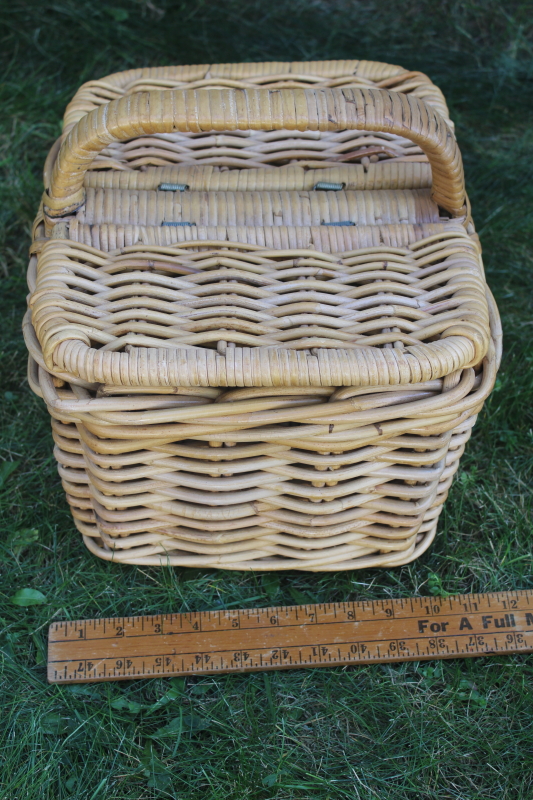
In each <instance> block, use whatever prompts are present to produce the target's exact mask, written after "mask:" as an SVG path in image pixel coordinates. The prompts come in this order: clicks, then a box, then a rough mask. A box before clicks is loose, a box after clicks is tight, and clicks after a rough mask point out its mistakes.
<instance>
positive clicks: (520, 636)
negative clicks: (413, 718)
mask: <svg viewBox="0 0 533 800" xmlns="http://www.w3.org/2000/svg"><path fill="white" fill-rule="evenodd" d="M531 651H533V591H531V590H530V591H517V592H493V593H488V594H466V595H455V596H453V597H445V598H443V597H411V598H407V599H401V600H362V601H359V602H353V603H352V602H349V603H318V604H316V605H306V606H276V607H272V608H253V609H239V610H224V611H200V612H192V613H185V614H157V615H155V616H146V617H118V618H114V619H89V620H81V621H76V622H70V621H69V622H54V623H53V624H52V625H51V626H50V629H49V639H48V680H49V681H50V682H51V683H88V682H94V681H116V680H127V679H138V678H152V677H154V676H156V675H160V676H171V675H209V674H217V673H223V672H253V671H258V670H271V669H290V668H300V667H329V666H339V665H346V664H368V663H375V662H385V661H425V660H429V659H435V658H466V657H471V656H486V655H494V654H496V653H504V654H505V653H527V652H531Z"/></svg>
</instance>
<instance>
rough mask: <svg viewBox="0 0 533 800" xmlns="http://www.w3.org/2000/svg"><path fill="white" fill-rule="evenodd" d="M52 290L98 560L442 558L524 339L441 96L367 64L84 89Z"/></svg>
mask: <svg viewBox="0 0 533 800" xmlns="http://www.w3.org/2000/svg"><path fill="white" fill-rule="evenodd" d="M28 281H29V285H30V290H31V295H30V304H29V305H30V308H29V311H28V314H27V315H26V319H25V324H24V331H25V337H26V342H27V346H28V349H29V352H30V361H29V373H28V374H29V381H30V385H31V386H32V388H33V389H34V391H35V392H37V393H38V394H40V395H41V396H42V397H43V398H44V400H45V402H46V403H47V406H48V409H49V411H50V414H51V417H52V427H53V433H54V440H55V443H56V449H55V455H56V458H57V460H58V463H59V471H60V475H61V478H62V481H63V486H64V488H65V491H66V495H67V499H68V502H69V504H70V506H71V509H72V514H73V517H74V520H75V522H76V525H77V527H78V529H79V530H80V531H81V533H82V534H83V537H84V540H85V542H86V544H87V546H88V547H89V549H90V550H91V551H92V552H94V553H96V554H97V555H99V556H101V557H103V558H106V559H109V560H115V561H120V562H126V563H133V564H160V563H165V564H171V565H190V566H216V567H223V568H227V569H269V570H272V569H274V570H278V569H294V568H296V569H302V570H311V571H313V570H338V569H352V568H356V567H364V566H376V565H383V566H393V565H397V564H403V563H406V562H408V561H410V560H412V559H413V558H415V557H417V556H418V555H420V554H421V553H422V552H423V551H424V550H425V549H426V548H427V547H428V546H429V544H430V543H431V541H432V539H433V537H434V535H435V530H436V525H437V520H438V516H439V514H440V511H441V509H442V504H443V502H444V500H445V499H446V495H447V492H448V489H449V486H450V484H451V481H452V478H453V475H454V473H455V472H456V470H457V467H458V463H459V459H460V456H461V454H462V452H463V449H464V446H465V443H466V441H467V440H468V438H469V436H470V432H471V429H472V426H473V425H474V423H475V420H476V416H477V414H478V412H479V411H480V409H481V408H482V405H483V402H484V400H485V398H486V397H487V395H488V393H489V392H490V390H491V388H492V385H493V383H494V379H495V375H496V370H497V368H498V364H499V357H500V349H501V331H500V326H499V318H498V312H497V309H496V307H495V304H494V302H493V300H492V297H491V295H490V292H489V290H488V288H487V285H486V282H485V278H484V273H483V266H482V262H481V257H480V248H479V243H478V240H477V237H476V235H475V233H474V227H473V223H472V220H471V217H470V213H469V207H468V201H467V198H466V193H465V188H464V180H463V172H462V165H461V157H460V153H459V150H458V148H457V144H456V141H455V137H454V134H453V126H452V125H451V122H450V121H449V119H448V112H447V109H446V105H445V102H444V98H443V97H442V93H441V92H440V91H439V90H438V88H437V87H435V86H434V85H433V84H432V83H431V82H430V81H429V79H428V78H427V77H426V76H424V75H422V74H420V73H409V72H406V71H405V70H402V69H401V68H400V67H394V66H390V65H385V64H377V63H373V62H358V61H344V62H318V63H310V64H301V63H300V64H246V65H219V66H206V65H204V66H198V67H177V68H162V69H147V70H133V71H130V72H127V73H120V74H117V75H112V76H109V77H108V78H106V79H104V80H102V81H94V82H91V83H89V84H86V85H85V86H84V87H82V88H81V89H80V91H79V92H78V93H77V95H76V97H75V98H74V100H73V101H72V103H71V104H70V105H69V107H68V109H67V112H66V115H65V130H64V135H63V137H62V138H61V140H60V141H59V142H58V144H57V145H56V146H55V147H54V148H53V150H52V153H51V155H50V157H49V159H48V161H47V164H46V167H45V193H44V196H43V203H42V206H41V209H40V211H39V214H38V216H37V219H36V222H35V226H34V243H33V247H32V255H31V260H30V267H29V271H28Z"/></svg>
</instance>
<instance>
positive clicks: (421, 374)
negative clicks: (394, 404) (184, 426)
mask: <svg viewBox="0 0 533 800" xmlns="http://www.w3.org/2000/svg"><path fill="white" fill-rule="evenodd" d="M400 227H401V226H400ZM56 228H57V233H59V226H56ZM182 230H183V229H182ZM275 230H276V233H275V234H272V229H271V232H270V234H269V235H275V236H282V235H283V234H282V231H281V230H280V229H275ZM434 230H435V232H434V233H433V234H432V235H429V236H427V235H426V237H425V238H423V239H421V240H418V241H415V242H412V243H410V244H406V245H404V246H401V247H398V246H392V245H391V244H386V243H382V244H379V245H377V246H370V247H362V248H361V247H359V248H358V249H356V248H352V249H346V250H344V251H343V252H335V253H331V252H323V251H321V250H320V249H316V243H315V244H313V249H309V248H308V247H307V248H304V247H292V248H284V249H281V248H280V247H279V244H280V243H281V242H280V240H278V246H277V247H272V246H270V247H268V246H265V245H264V244H257V243H252V242H257V241H258V237H259V238H260V233H258V229H257V228H253V229H249V233H248V234H246V232H245V231H243V230H242V229H241V231H240V236H239V238H240V241H239V242H233V243H232V242H231V241H228V240H227V239H228V238H229V237H227V236H225V237H221V240H220V239H219V240H218V241H213V240H209V239H208V234H209V233H212V232H211V231H209V230H208V229H202V228H201V227H200V226H198V227H196V228H194V229H188V231H186V232H185V231H184V232H183V233H182V234H180V238H181V241H179V240H176V241H175V243H173V244H167V245H164V244H162V245H161V244H159V245H158V244H147V243H143V242H140V243H138V244H135V245H132V246H129V247H123V248H121V249H120V250H116V251H113V252H109V253H105V252H103V251H102V250H100V249H96V248H94V247H92V246H90V245H87V244H84V243H82V242H76V241H72V240H68V239H50V240H48V241H47V242H45V244H44V245H43V246H42V251H41V253H40V255H39V264H38V274H37V280H36V286H35V290H34V291H33V293H32V295H31V298H30V307H31V309H32V321H33V326H34V329H35V333H36V335H37V339H38V341H39V344H40V347H41V348H42V358H43V359H44V364H45V365H46V368H47V369H48V370H49V371H50V372H52V373H53V374H55V375H58V376H60V377H62V378H64V379H67V380H68V379H69V377H72V378H73V379H75V380H82V381H86V382H89V383H91V384H106V385H108V386H116V387H128V386H131V387H146V388H147V389H148V388H149V387H150V388H151V389H152V391H153V390H156V389H157V387H169V386H170V387H172V386H175V387H178V386H183V387H186V386H213V387H220V386H229V387H244V386H248V387H263V386H294V387H298V386H379V385H381V386H387V385H397V384H409V383H418V382H420V381H426V380H432V379H434V378H440V377H443V376H445V375H447V374H450V373H451V372H454V371H456V370H458V369H461V368H463V367H467V366H472V365H474V364H476V363H478V362H479V361H480V360H481V359H482V358H483V356H484V355H485V353H486V351H487V348H488V343H489V316H488V308H487V300H486V287H485V282H484V277H483V270H482V265H481V261H480V257H479V252H478V250H477V248H476V245H475V242H474V241H473V240H472V239H471V238H470V237H469V236H468V234H467V233H466V231H465V230H464V228H463V227H462V226H461V225H460V224H458V223H448V224H443V225H440V226H435V229H434ZM57 233H56V235H57ZM291 235H292V239H293V241H294V240H296V241H302V242H305V241H306V239H305V231H304V232H302V231H299V232H298V231H296V232H294V231H293V232H292V234H291ZM307 236H309V231H307ZM263 237H264V240H265V239H267V234H266V233H265V232H263ZM185 239H188V241H186V240H185ZM307 240H308V239H307ZM344 241H345V242H346V239H345V240H344ZM324 249H326V248H324Z"/></svg>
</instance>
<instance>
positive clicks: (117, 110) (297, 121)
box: [44, 88, 465, 217]
mask: <svg viewBox="0 0 533 800" xmlns="http://www.w3.org/2000/svg"><path fill="white" fill-rule="evenodd" d="M281 129H284V130H299V131H306V130H314V131H316V130H319V131H335V130H365V131H383V132H386V133H392V134H396V135H398V136H403V137H405V138H407V139H410V140H411V141H412V142H413V143H414V144H417V145H418V146H419V147H421V148H422V150H423V151H424V152H425V154H426V155H427V157H428V160H429V162H430V164H431V168H432V173H433V190H432V195H433V199H434V200H435V202H436V203H437V204H438V205H439V206H441V207H442V208H444V209H445V210H446V211H448V212H450V214H452V215H453V216H461V215H462V214H464V213H465V186H464V176H463V167H462V161H461V155H460V152H459V148H458V147H457V143H456V141H455V137H454V135H453V133H452V131H451V130H450V128H449V127H448V125H447V124H446V122H445V121H444V119H443V118H442V117H441V116H440V114H438V113H437V112H436V111H435V110H434V109H433V108H431V106H429V105H427V104H426V103H424V102H423V101H421V100H418V99H417V98H415V97H413V96H412V95H406V94H403V93H400V92H388V91H385V90H383V89H357V88H353V89H283V90H271V89H199V90H186V89H173V90H168V91H151V92H138V93H135V94H132V95H128V96H126V97H123V98H121V99H120V100H114V101H113V102H111V103H108V104H106V105H103V106H100V108H97V109H94V110H93V111H91V112H90V113H89V114H86V115H85V116H84V117H83V118H82V119H80V121H79V122H78V123H77V125H76V126H75V127H74V128H73V129H72V130H71V131H70V133H69V134H68V136H67V138H66V139H65V141H64V142H63V145H62V147H61V150H60V152H59V155H58V157H57V160H56V162H55V165H54V169H53V174H52V182H51V186H50V190H49V193H46V192H45V195H44V206H45V211H46V213H47V214H48V215H49V216H52V217H61V216H65V215H66V214H69V213H72V212H73V211H75V210H76V209H77V208H79V206H80V205H82V204H83V202H84V189H83V179H84V176H85V172H86V171H87V169H88V168H89V167H90V165H91V163H92V161H93V159H94V158H95V156H96V155H97V153H99V152H100V151H101V150H103V149H104V148H105V147H107V146H108V145H109V144H111V143H112V142H120V141H124V140H128V139H134V138H135V137H137V136H144V135H146V134H153V133H171V132H172V131H184V132H186V131H190V132H201V131H232V130H281Z"/></svg>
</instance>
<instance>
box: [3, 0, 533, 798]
mask: <svg viewBox="0 0 533 800" xmlns="http://www.w3.org/2000/svg"><path fill="white" fill-rule="evenodd" d="M531 12H532V5H531V2H518V1H517V0H507V2H506V3H501V4H500V3H499V2H497V0H470V2H451V0H432V2H430V0H405V1H404V2H403V3H396V2H392V0H380V1H379V2H378V0H375V1H373V0H271V1H270V2H265V0H249V1H248V2H245V0H219V2H218V3H209V2H205V0H191V1H190V2H189V1H182V2H174V1H173V0H130V2H126V0H110V2H109V3H94V2H89V0H56V2H51V0H41V2H39V3H37V2H36V0H26V1H25V0H10V2H9V3H7V2H6V3H4V4H2V7H1V8H0V30H1V31H2V34H1V37H2V41H1V47H0V52H1V56H0V57H1V59H2V83H1V84H0V99H1V107H2V115H1V118H0V137H1V138H0V151H1V154H0V163H1V168H2V171H3V179H2V181H1V183H0V237H1V240H0V248H1V249H0V271H2V274H3V292H2V297H1V300H0V302H1V304H2V308H1V315H2V316H1V319H2V340H1V372H0V374H1V376H2V383H3V386H2V389H1V393H2V394H1V396H2V398H3V399H2V404H1V410H0V415H1V425H2V434H1V443H0V446H1V452H0V458H1V459H2V462H1V463H0V507H1V513H2V517H1V520H0V524H1V527H2V533H1V534H0V572H1V576H2V577H1V582H0V687H1V688H0V703H1V706H2V708H1V711H0V720H1V724H0V800H26V799H27V800H36V799H37V798H39V800H67V798H68V799H69V800H70V799H71V798H72V799H73V800H104V799H105V800H107V799H108V798H109V799H111V798H113V800H130V799H131V800H140V798H142V799H143V800H145V799H146V800H149V799H150V800H151V798H174V799H175V800H223V799H224V800H245V799H246V798H251V799H252V800H293V799H294V800H296V799H297V798H298V799H300V798H301V799H302V800H308V798H311V797H313V798H319V799H320V800H344V798H346V800H348V799H349V800H353V799H354V798H360V800H372V799H373V798H379V800H411V798H412V799H413V800H414V799H415V798H416V800H437V798H438V800H452V799H453V800H528V799H529V798H531V797H532V796H533V757H532V752H533V722H532V720H533V696H532V689H531V686H532V677H533V659H532V657H531V656H516V657H513V656H509V657H494V658H486V659H483V658H481V659H475V660H456V661H449V662H441V663H425V664H424V663H422V664H418V663H408V664H400V665H392V666H391V665H386V666H384V665H373V666H363V667H357V668H336V669H331V670H328V669H324V670H316V671H305V670H294V671H288V672H283V673H270V674H268V673H265V674H254V675H247V676H239V675H228V676H219V677H217V678H212V677H208V678H198V679H187V680H181V679H174V680H170V681H169V680H159V679H154V680H149V681H139V682H128V683H116V684H105V685H86V686H84V685H80V686H73V687H56V686H48V685H47V683H46V680H45V658H46V644H45V643H46V630H47V625H48V623H49V621H50V620H51V619H52V618H56V619H67V618H71V619H76V618H81V617H91V616H99V615H105V616H113V615H123V614H140V613H151V612H157V611H162V612H165V611H182V610H201V609H207V608H217V607H219V608H223V607H227V606H233V607H237V606H244V607H246V606H257V605H267V604H270V603H278V604H281V603H295V602H296V603H298V602H302V601H311V602H313V601H321V600H342V599H358V598H369V597H375V598H377V597H400V596H408V595H412V594H419V593H420V594H430V593H434V594H439V593H442V592H475V591H491V590H501V589H514V588H533V577H532V569H531V567H532V563H531V540H532V539H531V533H532V520H531V497H532V491H531V486H532V481H531V465H532V455H533V447H532V445H533V434H532V428H533V424H532V417H531V409H532V408H533V402H532V400H533V398H532V394H533V392H532V390H533V369H532V367H533V348H532V346H531V338H532V335H533V328H532V327H531V325H532V316H531V313H530V309H531V297H532V296H533V295H532V288H533V286H532V283H533V280H532V274H533V254H532V250H531V246H530V241H531V236H532V234H533V169H532V162H533V160H532V158H531V146H532V144H533V141H532V140H533V129H532V117H531V109H532V108H533V80H532V79H533V66H532V65H533V59H532V56H533V46H532V42H531V17H532V16H533V15H532V13H531ZM344 57H347V58H353V57H361V58H370V59H379V60H384V61H392V62H396V63H401V64H403V65H404V66H407V67H409V68H412V69H422V70H423V71H425V72H427V73H428V74H429V75H430V76H431V77H432V78H433V79H434V80H435V81H436V82H437V83H438V84H439V85H440V86H441V87H442V88H443V90H444V92H445V93H446V96H447V98H448V100H449V103H450V107H451V110H452V116H453V117H454V119H455V120H456V122H457V132H458V137H459V140H460V145H461V148H462V150H463V154H464V158H465V165H466V174H467V183H468V186H469V191H470V196H471V200H472V204H473V208H474V214H475V218H476V221H477V226H478V230H479V232H480V234H481V240H482V243H483V247H484V254H485V264H486V269H487V275H488V279H489V281H490V284H491V286H492V287H493V289H494V292H495V294H496V298H497V301H498V304H499V306H500V309H501V312H502V317H503V323H504V330H505V355H504V361H503V365H502V369H501V372H500V375H499V378H498V383H497V387H496V390H495V392H494V394H493V395H492V397H491V399H490V400H489V402H488V403H487V406H486V408H485V410H484V412H483V414H482V416H481V418H480V420H479V423H478V425H477V427H476V429H475V433H474V436H473V439H472V441H471V443H470V445H469V448H468V451H467V454H466V455H465V458H464V461H463V465H462V469H461V471H460V474H459V476H458V478H457V480H456V482H455V484H454V487H453V489H452V492H451V496H450V499H449V500H448V503H447V506H446V511H445V513H444V517H443V519H442V522H441V524H440V532H439V536H438V538H437V540H436V542H435V544H434V545H433V547H432V549H431V550H430V552H429V553H427V554H426V555H424V556H423V557H422V558H421V559H420V560H419V561H418V562H417V563H415V564H414V565H410V566H408V567H404V568H398V569H393V570H385V571H378V570H367V571H363V572H353V573H350V572H349V573H342V574H339V575H329V574H326V575H320V574H318V575H302V574H298V573H292V574H288V575H283V576H281V577H277V576H269V577H262V576H261V575H248V574H241V573H224V572H216V571H212V570H192V569H189V570H186V569H168V568H161V569H152V568H143V569H140V568H139V569H137V568H134V567H127V566H120V565H116V564H115V565H113V564H107V563H103V562H100V561H98V560H96V559H95V558H93V557H92V556H91V555H90V554H89V553H87V552H86V551H85V550H84V548H83V546H82V545H81V543H80V541H79V535H78V534H77V532H76V531H75V529H74V526H73V525H72V523H71V521H70V518H69V514H68V512H67V508H66V504H65V502H64V500H63V497H62V492H61V488H60V485H59V479H58V477H57V474H56V469H55V465H54V462H53V459H52V455H51V453H52V446H51V436H50V431H49V423H48V417H47V414H46V412H45V409H44V407H43V404H42V402H41V401H40V400H38V399H37V398H34V397H33V396H32V394H31V393H30V391H29V389H28V386H27V383H26V380H25V351H24V346H23V343H22V339H21V334H20V321H21V317H22V315H23V309H24V304H25V291H26V290H25V285H24V272H25V265H26V253H27V247H28V244H29V238H30V236H29V231H30V225H31V221H32V218H33V215H34V212H35V210H36V208H37V204H38V201H39V196H40V192H41V178H40V170H41V166H42V164H43V162H44V158H45V154H46V152H47V148H48V147H49V146H50V145H51V143H52V141H53V140H54V138H55V137H56V135H57V133H58V129H59V119H60V117H61V114H62V110H63V108H64V106H65V104H66V102H67V101H68V99H69V97H70V96H71V95H72V94H73V93H74V91H75V89H76V87H77V86H78V85H79V84H80V83H81V82H82V81H84V80H87V79H89V78H90V77H97V76H101V75H105V74H107V73H109V72H112V71H116V70H119V69H126V68H130V67H133V66H139V65H150V64H154V65H155V64H170V63H195V62H208V61H239V60H252V61H253V60H269V59H278V58H279V59H322V58H344ZM23 588H31V589H34V590H38V591H40V592H42V594H43V595H45V598H46V602H45V603H43V604H41V605H35V606H32V607H29V608H22V607H20V606H17V605H14V604H13V603H12V602H11V601H10V598H11V597H12V596H13V595H14V594H15V592H16V591H18V590H19V589H23Z"/></svg>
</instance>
